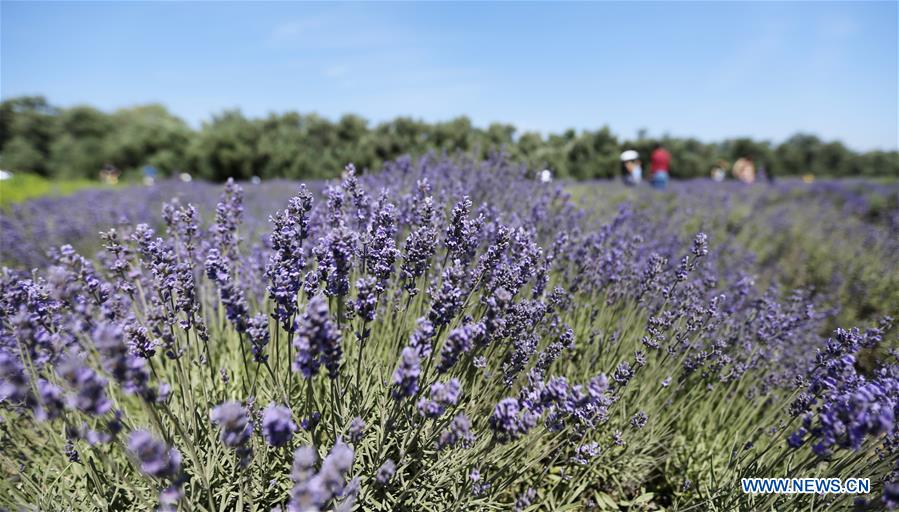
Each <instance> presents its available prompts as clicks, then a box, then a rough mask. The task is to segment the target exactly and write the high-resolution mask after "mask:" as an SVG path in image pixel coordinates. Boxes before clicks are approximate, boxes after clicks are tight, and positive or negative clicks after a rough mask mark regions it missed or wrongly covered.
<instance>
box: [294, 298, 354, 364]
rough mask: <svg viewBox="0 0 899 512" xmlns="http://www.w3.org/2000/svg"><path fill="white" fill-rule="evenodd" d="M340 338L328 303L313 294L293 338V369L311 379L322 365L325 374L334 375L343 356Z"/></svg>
mask: <svg viewBox="0 0 899 512" xmlns="http://www.w3.org/2000/svg"><path fill="white" fill-rule="evenodd" d="M340 341H341V340H340V331H339V330H337V328H336V327H335V326H334V324H333V323H332V322H331V319H330V316H329V314H328V304H327V303H326V302H325V300H324V299H323V298H322V297H321V296H319V295H316V296H315V297H312V299H311V300H310V301H309V305H308V306H307V307H306V314H305V315H304V316H303V319H302V322H301V323H300V325H299V327H298V329H297V335H296V338H295V339H294V345H295V346H296V347H297V356H296V359H295V360H294V363H293V370H294V371H296V372H300V373H302V374H303V377H305V378H307V379H311V378H312V377H314V376H315V375H317V374H318V370H319V367H320V366H321V365H325V367H326V368H327V369H328V377H330V378H331V379H335V378H337V373H338V370H339V368H340V358H341V357H342V355H343V351H342V349H341V347H340Z"/></svg>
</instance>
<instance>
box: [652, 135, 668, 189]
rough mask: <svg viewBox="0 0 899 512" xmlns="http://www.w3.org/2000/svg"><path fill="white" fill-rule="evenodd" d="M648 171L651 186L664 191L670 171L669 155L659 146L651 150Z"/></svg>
mask: <svg viewBox="0 0 899 512" xmlns="http://www.w3.org/2000/svg"><path fill="white" fill-rule="evenodd" d="M649 170H650V172H651V173H652V186H653V187H655V188H658V189H664V188H665V187H666V186H668V172H669V171H670V170H671V153H669V152H668V150H667V149H665V148H664V147H663V146H662V145H661V144H656V145H655V146H653V148H652V155H651V156H650V158H649Z"/></svg>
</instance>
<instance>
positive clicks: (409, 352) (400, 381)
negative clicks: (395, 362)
mask: <svg viewBox="0 0 899 512" xmlns="http://www.w3.org/2000/svg"><path fill="white" fill-rule="evenodd" d="M420 375H421V359H420V358H419V355H418V350H416V349H414V348H412V347H406V348H404V349H403V353H402V355H401V356H400V364H399V366H398V367H397V368H396V370H395V371H394V372H393V390H392V391H391V393H392V395H393V398H395V399H397V400H402V399H403V398H407V397H410V396H413V395H414V394H415V393H418V378H419V376H420Z"/></svg>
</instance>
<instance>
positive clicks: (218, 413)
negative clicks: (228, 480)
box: [209, 401, 253, 466]
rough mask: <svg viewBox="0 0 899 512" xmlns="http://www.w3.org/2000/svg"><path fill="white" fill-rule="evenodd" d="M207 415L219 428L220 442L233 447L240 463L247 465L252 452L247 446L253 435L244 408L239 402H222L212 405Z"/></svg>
mask: <svg viewBox="0 0 899 512" xmlns="http://www.w3.org/2000/svg"><path fill="white" fill-rule="evenodd" d="M209 417H210V419H211V420H212V422H213V423H214V424H216V425H218V426H219V428H220V429H221V433H220V436H219V438H220V439H221V441H222V444H224V445H225V446H227V447H229V448H234V449H235V450H236V452H237V456H238V458H239V459H240V462H241V465H243V466H245V465H247V464H248V463H249V460H250V457H252V454H253V451H252V448H251V447H250V446H249V441H250V436H252V435H253V425H252V423H250V418H249V415H248V413H247V410H246V408H244V406H242V405H240V403H239V402H234V401H229V402H224V403H222V404H221V405H218V406H216V407H214V408H213V409H212V411H211V412H210V413H209Z"/></svg>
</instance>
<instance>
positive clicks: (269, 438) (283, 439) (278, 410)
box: [262, 403, 297, 446]
mask: <svg viewBox="0 0 899 512" xmlns="http://www.w3.org/2000/svg"><path fill="white" fill-rule="evenodd" d="M296 431H297V426H296V424H295V423H294V422H293V418H292V414H291V412H290V409H288V408H287V407H284V406H280V405H277V404H275V403H271V404H269V405H268V407H266V408H265V410H264V411H263V412H262V437H264V438H265V441H266V442H267V443H268V444H270V445H272V446H283V445H285V444H287V443H288V442H290V438H291V437H293V434H294V432H296Z"/></svg>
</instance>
